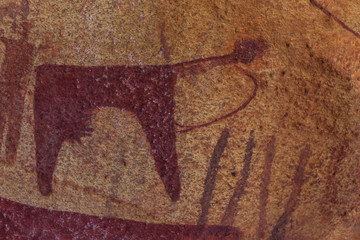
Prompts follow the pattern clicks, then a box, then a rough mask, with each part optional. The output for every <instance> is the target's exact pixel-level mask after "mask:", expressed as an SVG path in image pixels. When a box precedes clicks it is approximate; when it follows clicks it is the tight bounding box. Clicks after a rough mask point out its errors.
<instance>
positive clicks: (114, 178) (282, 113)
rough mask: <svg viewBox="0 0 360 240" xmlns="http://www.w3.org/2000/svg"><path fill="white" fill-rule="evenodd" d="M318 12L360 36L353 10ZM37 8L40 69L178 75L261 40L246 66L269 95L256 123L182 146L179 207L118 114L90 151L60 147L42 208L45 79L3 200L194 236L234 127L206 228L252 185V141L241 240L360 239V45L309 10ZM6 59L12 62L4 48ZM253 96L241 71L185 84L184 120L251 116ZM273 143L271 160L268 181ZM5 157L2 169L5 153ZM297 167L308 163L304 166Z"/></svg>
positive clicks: (85, 141) (152, 4)
mask: <svg viewBox="0 0 360 240" xmlns="http://www.w3.org/2000/svg"><path fill="white" fill-rule="evenodd" d="M10 2H15V1H4V0H2V1H1V6H6V5H8V4H9V3H10ZM16 3H17V4H20V1H19V2H16ZM319 3H320V4H321V5H322V6H324V7H326V9H328V11H330V12H331V13H333V14H334V15H336V16H337V17H338V18H339V19H341V20H342V21H343V22H344V23H346V24H347V25H348V26H349V27H351V28H352V29H353V30H354V31H355V32H360V22H359V20H358V14H357V13H358V12H359V10H360V4H359V3H358V2H357V1H356V0H352V1H346V3H345V2H339V1H330V0H322V1H319ZM29 4H30V14H29V16H28V19H29V22H30V23H31V30H30V36H29V42H31V43H33V44H34V45H35V47H36V50H35V55H34V67H35V66H38V65H41V64H45V63H52V64H69V65H81V66H92V65H144V64H156V65H160V64H167V63H171V64H173V63H178V62H183V61H188V60H193V59H198V58H205V57H210V56H218V55H224V54H227V53H230V52H231V51H232V49H233V45H234V42H235V41H236V40H238V39H241V38H244V37H248V38H254V39H255V38H262V39H264V40H265V41H266V42H267V44H268V49H267V51H266V52H265V54H264V55H263V56H262V57H261V58H258V59H256V60H255V61H254V62H252V63H251V64H249V65H243V64H239V65H240V66H242V67H243V68H245V69H246V70H247V71H249V72H251V73H252V74H253V75H254V76H255V77H256V78H257V79H258V81H259V89H258V92H257V96H256V98H255V99H254V100H253V101H252V102H251V103H250V105H249V106H248V107H247V108H246V109H244V110H242V111H240V112H239V113H238V114H236V115H234V116H232V117H230V118H228V119H226V120H223V121H220V122H218V123H216V124H213V125H211V126H209V127H205V128H200V129H196V130H193V131H190V132H187V133H178V134H177V152H178V161H179V166H180V172H181V184H182V192H181V198H180V201H178V202H175V203H172V202H171V201H170V199H169V197H168V196H167V194H166V192H165V189H164V186H163V184H162V182H161V180H160V178H159V176H158V174H157V172H156V171H155V166H154V160H153V158H152V156H151V154H150V152H149V146H148V143H147V141H146V137H145V135H144V133H143V131H142V129H141V126H140V124H139V123H138V121H137V120H136V118H135V117H134V116H133V115H131V114H130V113H127V112H126V111H121V110H119V109H115V108H103V109H99V111H98V112H97V114H96V115H93V118H92V127H93V128H94V129H95V131H94V133H93V135H92V136H90V137H85V138H82V144H78V143H71V142H65V143H64V144H63V145H62V148H61V152H60V154H59V157H58V164H57V168H56V171H55V175H54V185H53V187H54V192H53V194H52V195H50V196H49V197H43V196H41V195H40V193H39V191H38V189H37V185H36V173H35V143H34V137H33V126H34V120H33V94H34V84H35V77H34V74H29V75H28V76H27V77H26V78H27V79H28V81H25V82H29V83H28V85H27V93H26V97H25V108H24V113H23V116H24V117H23V120H22V128H21V139H20V144H19V146H18V150H17V151H18V156H17V159H16V162H15V163H14V164H9V163H6V161H1V162H0V173H1V174H0V195H1V197H5V198H7V199H11V200H14V201H17V202H21V203H25V204H28V205H32V206H40V207H44V208H49V209H55V210H63V211H73V212H80V213H86V214H91V215H97V216H112V217H117V218H126V219H134V220H139V221H146V222H154V223H155V222H157V223H172V224H176V223H182V224H196V223H197V221H198V219H199V215H200V213H201V209H202V207H201V204H200V202H201V198H202V194H203V191H204V182H205V178H206V174H207V171H208V167H209V162H210V159H211V155H212V152H213V150H214V147H215V145H216V143H217V141H218V138H219V137H220V135H221V133H222V131H223V129H224V128H225V127H226V128H227V129H229V134H230V136H229V138H228V144H227V146H226V148H225V151H224V153H223V155H222V157H221V159H220V163H219V165H220V168H219V171H218V174H217V176H216V184H215V189H214V192H213V198H212V200H211V204H210V209H209V214H208V224H220V223H221V221H222V218H223V215H224V212H225V211H226V207H227V205H228V204H229V201H230V199H231V196H232V195H233V193H234V189H235V188H236V184H237V181H238V180H239V179H242V178H243V176H244V174H245V173H244V172H246V171H244V170H243V167H244V164H245V162H246V161H245V160H244V158H245V152H246V147H247V142H248V139H249V137H250V131H251V130H253V131H254V132H253V136H254V141H255V143H256V145H255V147H254V149H253V155H252V159H251V162H250V167H249V172H248V174H249V176H248V179H247V182H246V185H245V187H244V190H245V191H244V193H243V194H242V195H241V197H240V199H239V201H238V205H237V207H236V210H235V218H234V223H233V224H234V226H236V227H238V228H239V229H240V231H242V232H243V234H244V238H245V239H257V238H260V237H261V236H260V235H259V231H260V232H261V230H260V229H259V219H260V216H265V218H264V219H266V221H265V223H264V222H263V223H264V224H260V225H261V226H263V231H264V233H265V235H264V239H265V238H266V239H267V238H270V236H271V235H272V234H273V236H275V235H276V234H275V233H274V231H275V230H274V229H276V226H280V228H282V227H284V229H285V230H286V237H287V238H288V239H358V238H360V235H359V234H360V233H359V232H360V231H359V226H360V225H359V224H360V222H359V217H360V212H359V207H358V206H359V177H360V172H359V170H360V169H359V163H358V159H359V154H360V152H359V150H358V149H359V141H358V132H359V103H360V102H359V80H360V68H359V67H360V65H359V59H360V39H359V38H357V37H356V36H355V35H354V34H352V33H351V32H349V31H347V30H346V29H344V28H343V27H342V26H341V25H340V24H338V23H337V22H336V21H335V20H334V19H332V18H330V17H329V16H327V15H326V14H324V12H322V11H321V10H320V9H319V8H317V7H316V6H314V5H313V4H311V2H310V1H308V0H301V1H291V0H287V1H273V0H271V1H269V0H267V1H261V0H256V1H235V0H216V1H196V0H183V1H148V0H143V1H110V0H102V1H96V0H86V1H84V0H82V1H77V2H76V3H73V2H72V1H55V0H51V1H39V0H38V1H36V0H31V1H30V2H29ZM1 28H2V29H4V30H5V33H4V34H5V35H6V36H7V37H10V38H15V39H16V38H19V36H18V35H17V34H16V32H13V31H12V30H11V18H4V19H3V21H2V22H1ZM0 49H1V50H0V53H1V51H4V46H3V45H1V44H0ZM3 58H4V56H3V54H0V60H3ZM253 87H254V86H253V83H252V81H251V79H248V78H247V77H246V76H245V75H243V74H241V73H240V72H239V71H238V70H237V69H236V68H235V67H234V66H232V65H228V66H221V67H217V68H214V69H212V70H211V71H208V72H206V73H204V74H201V75H197V76H190V77H186V78H179V79H178V80H177V82H176V87H175V90H176V95H175V100H176V110H175V118H176V120H177V122H179V123H181V124H199V123H203V122H207V121H210V120H212V119H214V118H216V117H218V116H221V115H224V114H226V113H227V112H230V111H231V110H233V109H235V108H236V107H237V106H238V105H240V104H241V103H242V102H244V101H245V100H246V99H247V98H248V97H249V96H250V94H251V92H252V90H253ZM272 136H274V139H275V140H271V139H272ZM5 138H6V134H5V136H4V139H5ZM270 141H274V142H273V146H274V149H273V150H272V152H273V153H274V154H275V156H274V158H273V161H272V164H271V165H267V167H266V158H267V157H266V156H267V152H271V149H270V150H269V148H271V143H270V144H269V142H270ZM304 149H305V150H304ZM2 153H3V154H2V159H3V160H5V147H4V145H3V146H2ZM301 153H303V155H304V154H305V155H309V157H308V158H306V157H304V158H303V160H301V157H300V156H301V155H302V154H301ZM268 155H269V154H268ZM268 158H269V157H268ZM301 161H303V163H304V164H303V167H301V164H299V163H300V162H301ZM299 166H300V167H299ZM264 168H265V169H267V168H268V169H271V173H269V180H270V182H269V183H268V185H267V188H268V198H263V200H261V196H265V195H264V192H263V191H264V186H265V185H266V184H264V182H262V179H264V175H263V171H264ZM301 169H303V170H304V177H303V178H302V177H301V173H300V172H301ZM265 178H266V177H265ZM302 180H303V181H302ZM261 204H265V205H263V206H262V207H261ZM265 211H266V212H265ZM284 214H285V215H286V216H287V217H285V218H283V219H287V220H284V221H285V223H284V224H283V226H282V225H281V224H280V225H279V223H281V221H283V220H282V218H281V216H282V215H284ZM281 226H282V227H281Z"/></svg>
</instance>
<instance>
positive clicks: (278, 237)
mask: <svg viewBox="0 0 360 240" xmlns="http://www.w3.org/2000/svg"><path fill="white" fill-rule="evenodd" d="M310 156H311V150H310V146H309V145H306V146H305V148H304V149H303V150H302V151H301V153H300V157H299V163H298V166H297V168H296V172H295V176H294V180H293V189H292V192H291V194H290V197H289V200H288V202H287V204H286V206H285V211H284V213H283V214H282V215H281V216H280V218H279V219H278V221H277V223H276V225H275V226H274V228H273V229H272V231H271V236H270V238H269V240H282V239H285V234H286V225H287V224H288V223H289V221H290V218H291V214H292V213H293V212H294V211H295V207H296V205H297V204H298V197H299V195H300V193H301V188H302V186H303V184H304V182H305V168H306V165H307V162H308V159H309V158H310Z"/></svg>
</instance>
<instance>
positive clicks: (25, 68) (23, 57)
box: [0, 0, 34, 163]
mask: <svg viewBox="0 0 360 240" xmlns="http://www.w3.org/2000/svg"><path fill="white" fill-rule="evenodd" d="M5 14H8V15H10V17H11V18H12V20H13V22H12V30H13V32H15V33H17V34H18V35H20V38H19V39H12V38H8V37H6V36H5V33H4V30H2V29H1V30H0V41H1V42H2V43H3V44H4V46H5V51H4V61H3V63H2V65H1V75H0V78H1V87H0V148H1V145H2V139H3V135H4V133H5V131H4V130H5V124H6V120H7V122H8V124H7V126H8V130H7V134H6V142H5V149H6V150H5V152H6V157H5V159H6V162H9V163H12V162H14V161H15V159H16V150H17V147H18V144H19V140H20V129H21V123H22V113H23V109H24V98H25V92H26V87H27V79H26V76H27V75H28V74H29V72H30V71H31V68H32V66H33V51H34V45H33V44H31V43H29V42H28V36H29V30H30V24H29V22H28V20H27V17H28V15H29V3H28V1H27V0H23V1H22V3H21V5H19V6H18V5H16V4H10V6H8V7H6V8H0V20H1V21H2V19H3V17H4V15H5ZM17 15H19V16H20V19H21V24H19V23H17V21H16V16H17Z"/></svg>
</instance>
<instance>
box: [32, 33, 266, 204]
mask: <svg viewBox="0 0 360 240" xmlns="http://www.w3.org/2000/svg"><path fill="white" fill-rule="evenodd" d="M264 48H265V44H264V42H263V41H260V40H242V41H237V42H236V44H235V49H234V52H233V53H231V54H228V55H224V56H216V57H210V58H204V59H198V60H194V61H189V62H184V63H178V64H173V65H142V66H127V65H124V66H69V65H41V66H38V67H37V68H36V72H37V77H36V87H35V99H34V114H35V143H36V162H37V168H36V171H37V181H38V186H39V190H40V192H41V193H42V194H43V195H49V194H50V193H51V191H52V186H51V183H52V177H53V173H54V170H55V166H56V161H57V157H58V153H59V151H60V148H61V145H62V143H63V142H64V141H66V140H77V141H80V138H81V137H83V136H87V135H89V134H91V131H92V129H91V128H90V127H89V126H90V118H91V114H89V112H91V110H93V109H95V108H98V107H117V108H120V109H124V110H126V111H129V112H132V113H134V114H135V115H136V117H137V119H138V121H139V122H140V124H141V126H142V129H143V131H144V133H145V135H146V137H147V140H148V142H149V145H150V152H151V154H152V156H153V158H154V160H155V166H156V170H157V172H158V174H159V176H160V178H161V180H162V182H163V184H164V186H165V190H166V192H167V194H168V196H169V197H170V198H171V200H172V201H177V200H179V197H180V190H181V185H180V177H179V167H178V158H177V152H176V129H175V120H174V108H175V101H174V92H175V90H174V86H175V82H176V79H177V78H178V77H179V76H182V75H184V74H199V73H202V72H205V71H207V70H208V69H210V68H213V67H215V66H219V65H226V64H235V63H238V62H241V63H246V64H247V63H250V62H252V61H253V60H254V59H255V57H257V56H259V55H260V54H261V53H262V52H263V51H264Z"/></svg>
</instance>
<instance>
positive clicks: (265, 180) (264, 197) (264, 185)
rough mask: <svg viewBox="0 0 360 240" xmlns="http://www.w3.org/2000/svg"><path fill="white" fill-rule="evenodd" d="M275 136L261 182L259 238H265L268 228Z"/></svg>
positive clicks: (268, 152)
mask: <svg viewBox="0 0 360 240" xmlns="http://www.w3.org/2000/svg"><path fill="white" fill-rule="evenodd" d="M275 140H276V138H275V136H272V137H271V139H270V141H269V143H268V145H267V149H266V155H265V162H264V169H263V172H262V174H261V184H260V204H259V226H258V231H257V237H258V239H263V238H264V237H265V232H266V230H267V221H266V205H267V201H268V197H269V184H270V180H271V179H270V178H271V166H272V162H273V160H274V157H275V152H276V149H275Z"/></svg>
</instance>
